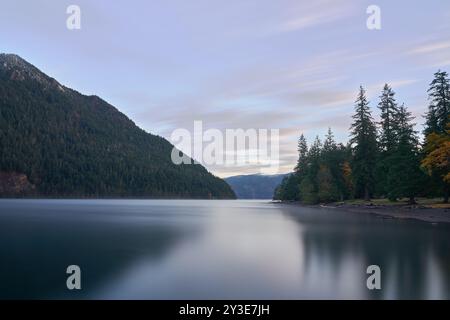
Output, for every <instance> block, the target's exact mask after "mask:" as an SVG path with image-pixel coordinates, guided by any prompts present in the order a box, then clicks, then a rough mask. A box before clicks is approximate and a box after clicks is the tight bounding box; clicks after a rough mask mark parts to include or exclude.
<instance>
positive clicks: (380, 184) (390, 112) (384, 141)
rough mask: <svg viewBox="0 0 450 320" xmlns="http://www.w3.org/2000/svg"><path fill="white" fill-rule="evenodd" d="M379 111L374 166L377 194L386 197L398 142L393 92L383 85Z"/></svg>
mask: <svg viewBox="0 0 450 320" xmlns="http://www.w3.org/2000/svg"><path fill="white" fill-rule="evenodd" d="M378 108H379V109H380V112H381V114H380V118H381V121H380V135H379V148H380V153H379V158H378V161H377V165H376V176H377V183H376V186H377V188H376V189H377V193H378V194H379V195H387V193H388V190H387V185H388V179H389V167H390V166H391V165H392V163H391V161H392V154H393V152H394V150H395V148H396V147H397V142H398V129H399V128H398V126H399V125H398V113H399V110H398V106H397V102H396V101H395V92H394V91H393V90H392V88H391V87H390V86H389V85H388V84H385V85H384V87H383V91H382V92H381V95H380V102H379V103H378Z"/></svg>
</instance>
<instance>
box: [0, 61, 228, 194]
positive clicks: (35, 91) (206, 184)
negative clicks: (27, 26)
mask: <svg viewBox="0 0 450 320" xmlns="http://www.w3.org/2000/svg"><path fill="white" fill-rule="evenodd" d="M172 148H173V146H172V145H171V144H170V143H169V142H168V141H167V140H165V139H164V138H162V137H160V136H156V135H152V134H149V133H147V132H145V131H144V130H142V129H140V128H139V127H137V126H136V125H135V124H134V123H133V121H131V120H130V119H129V118H127V117H126V116H125V115H124V114H123V113H121V112H119V111H118V110H117V109H116V108H115V107H113V106H112V105H110V104H108V103H107V102H105V101H104V100H102V99H100V98H99V97H97V96H85V95H82V94H80V93H78V92H77V91H75V90H72V89H70V88H67V87H65V86H63V85H61V84H60V83H58V82H57V81H56V80H55V79H53V78H51V77H49V76H47V75H45V74H44V73H43V72H41V71H40V70H38V69H37V68H36V67H34V66H33V65H31V64H30V63H28V62H26V61H25V60H23V59H22V58H20V57H19V56H17V55H10V54H0V150H1V153H0V196H45V197H151V198H235V195H234V192H233V191H232V190H231V188H230V187H229V186H228V185H227V183H226V182H224V181H223V180H222V179H220V178H218V177H215V176H213V175H212V174H210V173H209V172H208V171H207V170H206V169H205V168H204V167H202V166H201V165H197V164H195V165H194V164H186V165H175V164H173V163H172V161H171V152H172Z"/></svg>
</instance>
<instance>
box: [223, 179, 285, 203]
mask: <svg viewBox="0 0 450 320" xmlns="http://www.w3.org/2000/svg"><path fill="white" fill-rule="evenodd" d="M286 175H288V174H276V175H262V174H250V175H239V176H233V177H228V178H225V181H226V182H227V183H228V184H229V185H230V186H231V188H232V189H233V190H234V192H235V193H236V196H237V197H238V199H272V198H273V194H274V191H275V188H276V187H277V186H278V185H279V184H280V183H281V181H282V180H283V178H284V177H285V176H286Z"/></svg>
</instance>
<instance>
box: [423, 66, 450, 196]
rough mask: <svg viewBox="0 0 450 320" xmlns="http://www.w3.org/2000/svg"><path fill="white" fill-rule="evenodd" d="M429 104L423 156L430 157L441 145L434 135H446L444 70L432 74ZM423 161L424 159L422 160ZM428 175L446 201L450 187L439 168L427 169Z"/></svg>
mask: <svg viewBox="0 0 450 320" xmlns="http://www.w3.org/2000/svg"><path fill="white" fill-rule="evenodd" d="M428 94H429V100H430V105H429V106H428V112H427V113H426V115H425V117H426V123H425V129H424V135H425V140H424V148H423V150H424V158H425V159H430V155H431V154H434V151H436V150H437V149H439V148H440V147H442V145H439V144H436V143H435V142H436V141H440V139H436V136H445V135H447V134H448V133H447V131H446V127H447V124H448V123H449V117H450V80H449V78H448V74H447V72H445V71H440V70H439V71H438V72H436V73H435V74H434V79H433V81H432V82H431V83H430V88H429V89H428ZM424 161H425V160H424ZM427 171H428V173H429V175H430V180H431V187H432V189H433V191H434V192H438V193H441V194H442V193H443V194H444V201H445V202H448V198H449V193H450V187H449V185H448V183H447V182H445V181H444V180H442V174H441V172H440V170H427Z"/></svg>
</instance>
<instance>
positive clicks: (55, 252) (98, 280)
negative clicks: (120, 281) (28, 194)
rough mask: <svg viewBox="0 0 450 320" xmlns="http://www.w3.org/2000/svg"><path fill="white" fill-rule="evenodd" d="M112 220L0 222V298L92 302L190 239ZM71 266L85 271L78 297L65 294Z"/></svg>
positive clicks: (158, 227)
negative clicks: (141, 263)
mask: <svg viewBox="0 0 450 320" xmlns="http://www.w3.org/2000/svg"><path fill="white" fill-rule="evenodd" d="M74 213H75V214H80V212H74ZM105 213H106V212H105ZM64 215H67V212H64ZM106 216H107V215H106ZM109 218H110V219H108V218H107V217H106V218H105V217H101V218H100V219H98V216H97V217H95V216H94V217H93V219H92V220H90V219H86V218H84V219H80V220H77V219H74V218H72V217H71V218H69V219H65V218H64V219H55V220H54V221H51V219H49V218H45V219H40V218H39V216H38V215H36V217H29V216H24V217H21V218H15V217H10V218H8V220H7V221H5V219H4V218H2V217H0V260H1V263H0V283H1V288H2V290H1V291H0V298H8V299H10V298H20V299H24V298H85V297H88V296H89V294H90V293H91V292H92V291H93V290H95V289H96V288H97V287H98V286H99V285H102V284H104V283H107V281H108V280H109V279H114V276H116V275H117V274H119V273H121V272H123V271H124V270H125V269H126V268H127V267H128V266H129V265H132V264H133V263H134V262H136V261H138V260H140V259H151V260H155V261H157V260H158V259H161V258H162V257H163V256H164V255H165V254H167V253H168V252H169V250H170V249H171V248H173V247H174V246H175V245H176V244H177V243H178V242H179V241H180V240H181V238H184V237H186V236H188V235H189V234H190V232H189V228H186V227H185V228H183V230H180V228H178V227H176V225H174V224H170V223H167V222H166V223H164V222H157V221H156V222H154V221H153V222H151V221H150V222H149V221H148V220H147V221H146V220H145V219H141V220H139V219H137V220H136V219H134V218H136V217H132V218H131V221H128V220H127V218H126V216H122V217H121V218H120V219H123V221H117V220H116V218H115V217H114V216H111V217H109ZM71 264H76V265H79V266H80V268H81V279H82V280H81V285H82V290H80V291H69V290H67V288H66V279H67V277H68V275H67V274H66V273H65V271H66V268H67V266H69V265H71Z"/></svg>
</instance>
